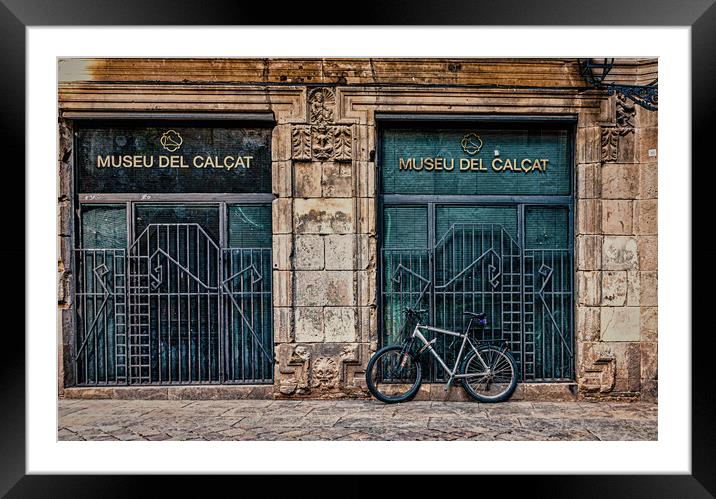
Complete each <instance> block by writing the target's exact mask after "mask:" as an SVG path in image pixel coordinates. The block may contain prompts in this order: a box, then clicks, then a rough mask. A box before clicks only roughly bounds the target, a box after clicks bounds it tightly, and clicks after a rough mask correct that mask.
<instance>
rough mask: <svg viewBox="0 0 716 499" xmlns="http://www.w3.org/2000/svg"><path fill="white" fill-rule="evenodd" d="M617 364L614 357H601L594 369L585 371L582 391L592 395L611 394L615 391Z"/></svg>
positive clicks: (589, 368) (590, 368) (595, 363)
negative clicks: (596, 393)
mask: <svg viewBox="0 0 716 499" xmlns="http://www.w3.org/2000/svg"><path fill="white" fill-rule="evenodd" d="M616 364H617V362H616V359H615V358H614V357H611V356H609V357H600V358H598V359H597V360H595V361H594V364H593V365H592V367H588V368H585V369H584V379H583V382H582V389H583V390H584V391H585V392H590V393H595V392H598V393H609V392H611V391H612V390H614V386H615V385H616V376H617V366H616Z"/></svg>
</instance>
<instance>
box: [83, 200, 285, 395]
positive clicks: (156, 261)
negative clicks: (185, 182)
mask: <svg viewBox="0 0 716 499" xmlns="http://www.w3.org/2000/svg"><path fill="white" fill-rule="evenodd" d="M269 213H270V208H269ZM269 234H270V233H269ZM75 257H76V269H77V280H76V293H75V303H76V309H77V328H76V330H77V351H76V357H75V362H76V373H77V381H78V384H80V385H93V386H96V385H121V384H135V385H145V384H154V385H157V384H158V385H164V384H206V383H271V382H272V380H273V348H272V345H273V339H272V338H273V336H272V309H271V248H270V246H269V247H261V248H249V247H241V248H231V247H227V248H221V247H220V246H219V245H218V244H217V243H216V242H215V241H214V239H213V238H212V237H211V236H210V235H208V234H207V232H206V231H205V230H204V228H202V226H201V225H199V224H197V223H151V224H149V225H148V226H147V227H146V228H144V229H143V230H142V232H141V233H140V234H139V235H138V236H137V237H136V238H135V240H134V242H133V243H132V244H131V245H130V246H129V248H127V249H78V250H76V251H75Z"/></svg>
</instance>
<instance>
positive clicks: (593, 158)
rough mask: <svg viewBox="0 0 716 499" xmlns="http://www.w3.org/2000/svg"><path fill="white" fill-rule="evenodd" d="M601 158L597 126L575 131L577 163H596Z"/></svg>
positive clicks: (599, 134) (600, 140) (600, 137)
mask: <svg viewBox="0 0 716 499" xmlns="http://www.w3.org/2000/svg"><path fill="white" fill-rule="evenodd" d="M601 157H602V132H601V128H600V127H599V126H588V127H580V128H578V129H577V163H598V162H599V161H600V160H601Z"/></svg>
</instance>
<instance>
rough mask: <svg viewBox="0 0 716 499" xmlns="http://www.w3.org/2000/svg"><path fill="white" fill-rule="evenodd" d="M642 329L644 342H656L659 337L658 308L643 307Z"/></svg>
mask: <svg viewBox="0 0 716 499" xmlns="http://www.w3.org/2000/svg"><path fill="white" fill-rule="evenodd" d="M640 310H641V317H640V321H639V323H640V328H641V339H642V341H656V340H657V338H658V336H659V309H658V307H641V309H640Z"/></svg>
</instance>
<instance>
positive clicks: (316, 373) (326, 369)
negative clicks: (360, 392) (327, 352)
mask: <svg viewBox="0 0 716 499" xmlns="http://www.w3.org/2000/svg"><path fill="white" fill-rule="evenodd" d="M311 377H312V379H313V382H312V383H311V385H312V386H314V387H320V388H333V387H335V386H336V384H337V383H338V363H337V362H336V361H335V360H333V359H331V358H330V357H319V358H317V359H316V360H315V362H314V363H313V369H312V370H311Z"/></svg>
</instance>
